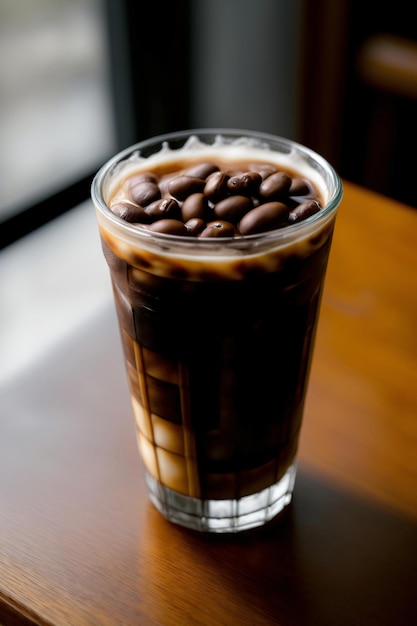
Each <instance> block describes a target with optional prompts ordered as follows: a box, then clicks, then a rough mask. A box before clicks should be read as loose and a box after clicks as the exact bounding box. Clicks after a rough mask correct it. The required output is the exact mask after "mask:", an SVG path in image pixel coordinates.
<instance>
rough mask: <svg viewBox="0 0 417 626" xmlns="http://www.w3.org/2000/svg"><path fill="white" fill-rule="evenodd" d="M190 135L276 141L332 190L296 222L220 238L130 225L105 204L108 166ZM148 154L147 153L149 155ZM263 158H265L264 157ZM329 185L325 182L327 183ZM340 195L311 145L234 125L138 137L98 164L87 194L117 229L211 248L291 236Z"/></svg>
mask: <svg viewBox="0 0 417 626" xmlns="http://www.w3.org/2000/svg"><path fill="white" fill-rule="evenodd" d="M193 135H195V136H197V137H198V138H200V139H201V140H202V141H204V136H206V138H207V137H210V138H212V139H215V138H216V137H218V136H221V137H224V138H226V139H227V138H228V137H229V138H233V139H235V140H237V139H239V138H245V137H247V138H250V139H258V140H263V141H265V142H267V143H268V144H275V145H278V144H280V145H281V147H283V148H284V147H285V148H287V149H288V152H289V151H290V149H295V150H297V151H298V152H299V153H300V154H302V155H303V156H304V157H306V158H307V159H309V160H310V161H311V162H314V163H316V164H317V165H319V166H320V168H321V169H322V170H323V172H326V174H327V175H328V176H329V179H330V181H331V185H332V188H333V193H332V194H331V196H330V198H329V200H328V201H327V202H326V204H325V206H324V207H322V209H321V210H320V211H319V212H318V213H315V214H314V215H311V216H310V217H308V218H306V219H305V220H302V221H300V222H296V223H295V224H291V225H288V226H285V227H281V228H276V229H273V230H269V231H263V232H261V233H256V234H252V235H241V236H233V237H220V238H209V237H207V238H198V237H184V236H183V235H172V234H168V233H159V232H155V231H150V230H147V229H146V228H138V227H137V226H133V225H132V224H130V223H129V222H126V221H125V220H123V219H122V218H120V217H118V216H117V215H115V214H114V213H113V212H112V211H111V209H110V208H109V207H108V206H107V204H106V203H105V201H104V198H103V193H102V190H103V185H104V183H105V181H106V176H107V175H108V174H109V172H111V171H112V169H113V168H114V167H115V166H116V165H118V164H119V163H121V162H123V161H125V160H127V159H128V158H129V157H130V156H132V155H133V154H134V153H139V154H140V153H141V152H143V151H144V150H145V149H147V148H150V147H157V146H159V148H157V149H155V150H154V152H152V154H154V153H157V152H158V151H159V150H160V149H161V148H162V147H163V144H164V143H167V142H168V143H170V142H173V141H174V140H177V141H178V140H183V141H184V142H185V141H186V140H187V139H188V138H189V137H192V136H193ZM149 156H150V155H149ZM266 160H267V159H266ZM327 186H328V187H329V185H327ZM342 197H343V185H342V180H341V178H340V176H339V174H338V173H337V172H336V170H335V168H334V167H333V166H332V165H331V164H330V163H329V162H328V161H327V159H325V157H323V156H322V155H321V154H319V153H318V152H316V151H314V150H313V149H311V148H309V147H308V146H305V145H304V144H302V143H299V142H297V141H295V140H292V139H288V138H286V137H282V136H280V135H274V134H272V133H265V132H262V131H257V130H248V129H238V128H222V127H219V128H214V127H213V128H210V127H208V128H190V129H184V130H179V131H174V132H169V133H163V134H160V135H154V136H151V137H148V138H146V139H143V140H141V141H138V142H136V143H134V144H132V145H130V146H128V147H127V148H124V149H123V150H120V151H119V152H117V153H116V154H115V155H114V156H113V157H111V158H110V159H108V160H107V161H106V162H105V163H104V164H103V165H102V166H101V168H100V169H99V170H98V171H97V173H96V174H95V176H94V178H93V180H92V183H91V198H92V200H93V202H94V205H95V207H96V209H98V210H99V211H100V212H101V213H102V214H103V215H104V216H105V217H106V219H108V220H109V221H110V222H112V223H113V224H114V226H115V227H116V228H118V229H120V228H121V229H122V230H123V231H125V232H126V234H130V235H131V236H133V237H136V238H138V241H139V240H140V239H145V240H148V241H150V240H153V241H160V242H161V243H163V242H165V243H168V242H170V243H177V244H181V245H182V246H184V245H185V246H186V247H187V246H188V245H193V246H195V245H196V244H197V245H198V246H201V247H209V248H215V247H218V246H219V245H220V244H226V243H229V242H235V244H237V245H238V242H240V243H243V242H245V241H246V242H252V243H254V242H256V241H265V240H267V239H268V240H269V239H277V238H279V239H286V238H287V236H289V237H294V236H295V235H296V234H297V233H298V232H300V233H301V232H302V231H304V230H305V229H306V228H307V227H308V226H311V225H314V224H316V223H321V222H323V221H325V218H326V217H327V216H328V215H329V214H331V213H332V212H333V211H334V210H336V208H337V207H338V205H339V204H340V202H341V200H342Z"/></svg>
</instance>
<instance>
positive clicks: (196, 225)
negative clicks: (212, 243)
mask: <svg viewBox="0 0 417 626" xmlns="http://www.w3.org/2000/svg"><path fill="white" fill-rule="evenodd" d="M184 226H185V228H186V229H187V231H188V234H189V235H191V236H192V237H197V236H198V235H199V234H200V233H201V232H203V230H204V229H205V227H206V223H205V221H204V220H202V219H200V218H199V217H192V218H191V219H189V220H187V221H186V222H185V224H184Z"/></svg>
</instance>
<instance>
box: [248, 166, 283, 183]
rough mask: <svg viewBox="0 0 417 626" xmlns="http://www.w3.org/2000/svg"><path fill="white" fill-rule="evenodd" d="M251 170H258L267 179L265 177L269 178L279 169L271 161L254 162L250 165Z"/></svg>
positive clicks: (263, 178)
mask: <svg viewBox="0 0 417 626" xmlns="http://www.w3.org/2000/svg"><path fill="white" fill-rule="evenodd" d="M249 170H250V171H251V172H258V174H259V175H260V177H261V178H262V180H265V178H268V176H271V174H275V172H276V171H277V170H276V168H275V167H274V166H273V165H270V164H269V163H252V164H251V165H249Z"/></svg>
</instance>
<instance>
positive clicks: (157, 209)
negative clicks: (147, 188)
mask: <svg viewBox="0 0 417 626" xmlns="http://www.w3.org/2000/svg"><path fill="white" fill-rule="evenodd" d="M145 213H146V214H147V215H148V216H149V218H150V221H151V222H154V221H156V220H160V219H164V218H172V219H179V218H180V207H179V205H178V202H177V201H176V200H174V198H162V199H160V200H155V202H151V204H148V206H147V207H146V208H145Z"/></svg>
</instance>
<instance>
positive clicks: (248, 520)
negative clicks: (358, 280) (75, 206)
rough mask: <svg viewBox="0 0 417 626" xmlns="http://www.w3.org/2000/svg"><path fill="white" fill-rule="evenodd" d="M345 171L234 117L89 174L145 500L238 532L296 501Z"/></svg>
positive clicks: (200, 526) (173, 514) (210, 527)
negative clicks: (220, 127)
mask: <svg viewBox="0 0 417 626" xmlns="http://www.w3.org/2000/svg"><path fill="white" fill-rule="evenodd" d="M341 193H342V191H341V183H340V180H339V178H338V176H337V174H336V173H335V172H334V170H333V168H332V167H331V166H330V165H329V164H328V163H327V162H326V161H325V160H324V159H322V158H321V157H320V156H319V155H317V154H315V153H313V152H311V151H310V150H308V149H307V148H304V147H302V146H300V145H297V144H294V143H293V142H290V141H287V140H284V139H281V138H277V137H272V136H268V135H263V134H259V133H242V131H230V130H229V131H207V130H204V131H189V132H184V133H175V134H171V135H166V136H163V137H157V138H154V139H151V140H148V141H145V142H142V143H141V144H138V145H136V146H134V147H133V148H130V149H129V150H127V151H124V152H123V153H122V154H119V155H117V156H116V157H115V158H114V159H113V160H111V161H110V162H109V163H108V164H106V165H105V166H104V167H103V168H102V169H101V170H100V172H99V173H98V174H97V176H96V178H95V181H94V183H93V191H92V195H93V199H94V202H95V205H96V211H97V218H98V224H99V230H100V235H101V241H102V246H103V250H104V254H105V257H106V259H107V262H108V265H109V268H110V273H111V279H112V285H113V291H114V300H115V305H116V310H117V314H118V320H119V324H120V332H121V338H122V342H123V347H124V354H125V359H126V370H127V375H128V380H129V385H130V393H131V399H132V406H133V413H134V417H135V420H136V425H137V436H138V445H139V450H140V454H141V457H142V460H143V463H144V466H145V470H146V480H147V486H148V492H149V496H150V499H151V500H152V502H153V503H154V505H155V506H156V507H157V508H158V510H159V511H161V513H162V514H163V515H165V516H166V517H167V518H168V519H170V520H171V521H173V522H176V523H179V524H182V525H184V526H188V527H190V528H194V529H197V530H202V531H213V532H234V531H239V530H245V529H249V528H252V527H255V526H259V525H262V524H264V523H265V522H267V521H269V520H271V519H272V518H273V517H275V516H276V515H277V514H278V513H279V512H280V511H281V510H282V509H283V508H284V507H285V506H286V505H287V504H288V503H289V501H290V500H291V494H292V491H293V487H294V480H295V472H296V455H297V446H298V440H299V435H300V429H301V424H302V414H303V405H304V398H305V394H306V387H307V381H308V373H309V367H310V362H311V357H312V349H313V342H314V335H315V328H316V325H317V319H318V311H319V305H320V298H321V293H322V288H323V281H324V276H325V271H326V265H327V260H328V255H329V249H330V245H331V239H332V232H333V227H334V221H335V215H336V209H337V206H338V204H339V202H340V199H341Z"/></svg>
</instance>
